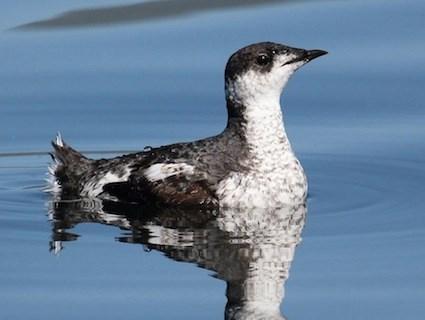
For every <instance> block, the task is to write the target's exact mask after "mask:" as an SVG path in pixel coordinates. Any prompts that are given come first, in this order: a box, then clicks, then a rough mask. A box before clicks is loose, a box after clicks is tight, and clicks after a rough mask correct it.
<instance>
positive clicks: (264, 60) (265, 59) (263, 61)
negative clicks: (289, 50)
mask: <svg viewBox="0 0 425 320" xmlns="http://www.w3.org/2000/svg"><path fill="white" fill-rule="evenodd" d="M271 61H272V59H271V58H270V56H269V55H267V54H260V55H259V56H258V57H257V64H259V65H260V66H265V65H267V64H269V63H270V62H271Z"/></svg>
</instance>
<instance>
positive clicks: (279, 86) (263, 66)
mask: <svg viewBox="0 0 425 320" xmlns="http://www.w3.org/2000/svg"><path fill="white" fill-rule="evenodd" d="M324 54H327V52H326V51H323V50H304V49H298V48H292V47H288V46H285V45H282V44H278V43H273V42H261V43H256V44H252V45H249V46H247V47H244V48H242V49H240V50H238V51H236V52H235V53H234V54H233V55H232V56H231V57H230V58H229V60H228V62H227V65H226V71H225V81H226V98H227V100H228V102H229V101H230V102H232V103H234V104H240V105H244V106H249V105H250V104H251V105H255V106H262V107H267V105H268V104H276V103H277V104H279V100H280V95H281V93H282V90H283V88H284V86H285V84H286V83H287V81H288V80H289V78H290V76H291V75H292V74H293V73H294V72H295V71H296V70H297V69H298V68H300V67H301V66H303V65H304V64H306V63H308V62H309V61H311V60H313V59H315V58H317V57H320V56H322V55H324Z"/></svg>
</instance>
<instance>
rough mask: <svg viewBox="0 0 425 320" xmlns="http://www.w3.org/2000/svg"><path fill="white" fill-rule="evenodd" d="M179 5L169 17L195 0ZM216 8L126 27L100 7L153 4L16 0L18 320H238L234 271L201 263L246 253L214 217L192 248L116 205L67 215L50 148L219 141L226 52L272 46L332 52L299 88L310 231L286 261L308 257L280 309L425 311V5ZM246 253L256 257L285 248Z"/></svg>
mask: <svg viewBox="0 0 425 320" xmlns="http://www.w3.org/2000/svg"><path fill="white" fill-rule="evenodd" d="M162 2H163V4H162V7H161V6H160V8H159V9H158V10H159V11H158V12H159V13H161V12H162V11H161V10H164V12H166V11H167V7H166V6H177V7H178V6H179V1H162ZM250 2H252V3H254V2H255V1H250ZM188 3H189V4H190V1H187V0H186V1H182V4H185V5H186V6H187V4H188ZM199 3H204V2H202V1H200V2H198V4H193V8H198V7H199ZM208 3H209V4H208V5H206V7H205V8H204V9H202V10H200V9H199V10H198V9H197V10H194V11H190V12H189V11H187V12H182V13H181V14H180V15H173V14H167V15H165V14H164V15H163V16H161V14H156V16H152V17H150V18H146V16H144V18H143V19H141V18H137V17H136V18H134V16H135V15H136V16H137V14H138V13H137V12H139V11H137V12H136V11H134V12H133V13H131V12H130V13H129V12H128V11H126V10H123V12H124V13H123V17H124V18H123V19H121V20H120V21H115V22H114V21H110V20H108V19H109V18H108V19H106V20H105V21H103V22H102V20H101V19H100V20H99V19H97V20H96V19H95V21H96V23H94V22H93V21H92V20H90V19H87V14H86V13H85V12H87V10H88V9H93V8H112V9H113V7H114V6H115V7H119V6H121V7H125V6H126V5H132V4H139V5H140V4H143V2H139V3H135V2H132V3H127V4H123V3H122V2H121V1H115V0H89V1H87V0H86V1H81V0H78V1H77V0H75V1H72V2H69V1H53V0H47V1H43V3H42V4H41V3H39V2H26V3H23V2H17V1H12V0H5V1H2V4H1V10H0V17H1V19H0V28H1V33H0V61H1V71H0V84H1V85H0V301H1V303H0V318H1V319H11V320H13V319H46V318H51V317H57V318H58V319H75V318H80V319H85V318H93V319H98V318H99V319H100V318H101V319H116V318H118V317H120V318H121V317H125V318H127V319H166V318H167V319H168V318H175V319H223V317H224V316H223V315H224V314H225V313H227V314H229V313H230V311H229V308H228V307H225V306H226V301H227V299H226V292H225V291H226V286H227V285H228V284H229V283H230V282H232V281H231V280H229V279H233V278H231V277H230V276H229V275H228V274H223V273H222V271H220V270H221V269H220V266H221V265H220V263H219V262H220V259H213V258H208V259H207V258H205V257H210V256H209V255H207V254H205V256H203V253H209V254H212V253H217V255H216V258H217V257H218V258H221V257H226V253H227V252H233V253H234V256H235V257H240V256H239V255H238V254H240V251H237V250H236V251H233V250H234V249H235V247H234V242H232V241H230V242H229V241H228V239H226V240H223V239H222V238H221V237H222V235H221V233H220V232H221V231H222V230H221V229H220V228H219V227H217V226H216V225H213V226H212V225H208V227H205V228H204V229H202V228H201V230H202V231H204V233H203V235H202V236H201V235H199V233H200V232H199V230H198V229H197V228H194V227H193V225H190V227H187V226H186V227H185V228H186V229H187V230H189V231H190V232H192V233H194V234H195V236H193V235H192V234H191V237H192V236H193V237H194V238H191V240H185V239H186V238H184V236H182V235H181V234H179V232H181V230H174V231H175V232H177V235H175V234H174V233H173V232H174V231H173V232H172V231H169V232H172V234H173V235H174V236H176V237H177V238H178V240H177V242H172V243H168V242H167V241H166V240H161V241H165V242H161V243H160V244H161V245H162V246H161V245H159V244H158V243H156V242H155V241H157V240H152V239H153V238H152V239H140V238H138V237H136V235H135V234H136V233H137V232H140V230H139V229H138V228H134V226H133V227H132V228H129V227H128V226H127V225H126V223H127V220H125V219H123V218H122V216H119V218H117V217H116V216H114V215H110V214H108V212H105V214H104V215H101V214H99V212H98V211H94V212H96V213H97V214H93V212H92V211H90V210H89V212H91V213H92V215H91V216H90V215H88V216H84V215H78V214H77V213H76V212H79V211H78V210H77V211H75V210H74V211H73V210H71V211H69V212H71V213H75V217H73V219H74V220H72V219H71V222H69V221H67V220H66V219H65V218H66V217H65V218H64V217H63V216H60V215H61V214H62V211H60V210H59V211H58V210H56V209H54V210H52V208H51V200H52V199H51V197H50V196H49V195H47V194H45V193H44V192H43V191H42V189H43V187H44V185H45V181H44V179H45V176H46V171H47V169H46V168H47V165H48V163H49V161H50V158H49V156H48V154H47V152H48V151H50V140H52V138H53V137H54V136H55V134H56V132H58V131H60V132H61V133H62V135H63V136H64V138H65V140H66V141H67V142H69V143H70V144H71V145H73V146H75V147H76V148H77V149H79V150H83V151H86V152H88V155H89V156H93V157H103V156H112V155H117V154H119V153H120V152H119V151H123V152H124V151H131V150H140V149H142V148H143V147H144V146H146V145H152V146H156V145H161V144H167V143H171V142H176V141H187V140H192V139H197V138H201V137H205V136H209V135H213V134H215V133H217V132H219V131H221V130H222V129H223V127H224V126H225V122H226V111H225V102H224V92H223V88H224V84H223V71H224V65H225V63H226V61H227V58H228V57H229V55H230V54H231V53H232V52H234V51H235V50H237V49H238V48H240V47H242V46H244V45H247V44H250V43H253V42H257V41H265V40H271V41H276V42H282V43H286V44H289V45H292V46H297V47H304V48H320V49H325V50H327V51H329V55H328V56H325V57H323V58H320V59H318V60H317V61H314V62H312V63H310V64H309V65H307V66H305V67H304V68H302V69H301V70H300V71H298V72H297V74H296V75H294V77H293V79H292V80H291V81H290V83H289V84H288V86H287V87H286V88H285V92H284V94H283V97H282V106H283V111H284V116H285V123H286V127H287V130H288V134H289V136H290V138H291V142H292V145H293V148H294V149H295V150H296V152H297V154H298V155H299V157H300V160H301V162H302V164H303V166H304V167H305V169H306V172H307V175H308V178H309V184H310V197H309V200H308V213H307V217H306V221H305V226H304V228H303V230H302V241H301V242H300V244H299V245H298V246H297V249H296V252H295V254H294V257H292V256H291V255H289V258H287V260H284V261H283V260H282V261H280V262H279V261H278V263H281V264H282V265H283V264H284V265H285V272H286V271H287V269H288V268H289V266H290V276H289V279H288V280H287V281H286V282H285V281H284V280H286V278H285V277H284V276H282V279H283V280H282V279H281V280H282V282H279V283H278V284H279V286H280V287H282V288H283V286H284V287H285V295H284V299H283V303H282V305H281V312H282V314H283V315H284V316H285V317H286V318H287V319H328V320H329V319H387V320H389V319H412V320H413V319H423V315H424V314H425V303H424V302H425V301H424V297H425V273H424V271H423V270H424V268H423V265H424V263H425V246H424V243H425V218H424V214H425V205H424V203H423V199H424V197H423V196H424V190H425V188H424V187H423V181H425V166H424V161H425V144H424V141H425V129H424V126H423V124H424V122H425V106H424V102H423V101H425V91H424V87H425V64H424V63H423V58H424V56H425V42H424V34H425V22H424V13H425V3H424V2H423V1H420V0H408V1H402V0H393V1H384V0H377V1H299V2H295V1H292V2H291V1H265V2H264V3H262V2H256V3H255V5H252V6H248V5H246V4H243V3H242V2H240V3H239V4H238V3H237V1H231V3H236V5H235V4H233V5H232V6H229V5H228V4H227V5H226V2H224V1H223V2H220V1H211V2H208ZM211 3H212V4H214V3H215V4H216V5H215V6H213V5H211ZM182 4H181V5H182ZM111 6H112V7H111ZM142 8H143V7H142ZM189 8H190V6H189ZM124 9H125V8H124ZM73 10H80V11H78V12H79V13H78V12H77V13H75V14H77V18H78V19H77V20H76V21H77V22H75V23H73V24H71V25H59V26H58V25H57V24H56V25H55V23H51V22H49V21H52V20H51V19H52V18H53V19H56V20H53V21H59V22H61V21H63V19H65V18H66V17H67V14H70V13H69V12H71V11H73ZM155 10H156V9H155ZM74 12H75V11H74ZM111 12H112V17H114V15H116V14H117V13H116V12H117V11H116V10H115V11H114V10H112V11H111ZM141 12H143V10H142V11H141ZM145 12H146V11H145ZM155 12H156V11H155ZM139 13H140V12H139ZM144 14H145V13H144ZM61 15H62V16H61ZM61 17H62V18H61ZM80 17H83V18H81V19H80ZM84 17H85V18H84ZM132 17H133V18H132ZM61 19H62V20H61ZM65 20H66V19H65ZM46 21H47V22H46ZM28 24H29V25H28ZM23 26H24V27H23ZM25 26H26V27H25ZM17 27H18V29H15V28H17ZM19 27H21V28H19ZM99 152H108V153H106V154H104V153H99ZM67 210H68V209H67ZM67 210H65V211H64V212H68V211H67ZM109 213H110V212H109ZM105 219H106V220H105ZM108 219H109V220H108ZM135 221H136V222H137V221H138V220H137V219H136V220H135ZM55 223H56V224H55ZM67 223H70V224H67ZM132 223H133V224H134V223H135V222H134V221H132ZM151 224H153V225H155V223H151ZM198 227H199V226H198ZM298 227H300V230H298V229H297V230H298V231H299V232H301V229H302V225H301V226H298ZM143 228H145V227H143ZM145 229H146V228H145ZM145 229H143V230H144V231H146V230H148V231H146V232H147V233H149V234H150V235H151V236H152V235H153V234H154V233H155V232H156V231H155V230H156V229H155V230H154V229H153V228H147V229H146V230H145ZM151 229H152V230H151ZM186 229H185V230H186ZM135 230H136V231H137V232H136V231H135ZM161 230H162V229H161ZM187 230H186V231H187ZM194 230H195V231H196V232H195V231H194ZM166 231H167V230H166ZM189 231H187V232H189ZM167 232H168V231H167ZM129 233H130V234H131V236H129ZM137 234H138V233H137ZM205 234H207V235H208V236H205ZM299 236H300V235H299V234H297V235H294V234H292V235H291V237H292V238H294V239H295V238H296V239H297V240H294V241H293V242H291V245H289V244H288V243H287V242H285V243H281V242H279V241H277V242H273V243H274V244H275V246H274V247H272V249H273V250H274V251H273V252H280V251H276V250H280V249H282V247H285V248H293V249H294V247H295V245H296V244H298V242H299V239H298V237H299ZM58 237H59V238H60V239H59V238H58ZM61 237H62V238H61ZM161 239H162V238H161ZM167 239H168V238H167ZM211 239H212V240H211ZM276 239H279V237H276V238H275V239H274V240H276ZM71 240H72V241H71ZM158 241H159V240H158ZM128 242H136V243H128ZM187 246H188V247H189V249H187ZM203 246H205V247H203ZM244 246H249V248H248V249H247V248H245V247H244ZM60 248H62V249H60ZM241 248H242V249H243V250H248V252H250V254H249V255H248V256H249V257H254V256H255V254H254V253H255V252H257V251H256V250H259V252H269V251H270V248H269V247H267V248H264V247H261V246H259V247H257V246H255V245H252V244H249V245H248V244H246V243H243V244H241ZM241 248H239V247H238V250H242V249H241ZM49 249H50V250H49ZM177 249H178V250H177ZM195 249H196V250H195ZM173 250H177V251H178V252H179V253H180V254H183V253H184V254H185V256H184V257H183V256H177V255H176V254H175V251H173ZM191 250H192V251H191ZM214 250H216V251H214ZM229 250H230V251H229ZM249 250H252V252H251V251H249ZM268 250H269V251H268ZM55 252H56V254H55ZM194 255H199V256H197V258H196V259H195V258H194ZM283 255H284V254H282V256H283ZM265 256H267V255H266V254H265ZM277 256H279V255H277ZM254 260H255V259H254ZM254 260H253V261H254ZM292 260H293V261H292ZM226 261H227V260H226ZM230 261H232V263H234V264H237V263H238V262H239V260H238V259H236V258H235V260H230ZM273 261H274V260H273ZM273 261H268V263H271V262H273ZM185 262H190V263H185ZM213 262H214V263H213ZM255 262H258V261H257V260H255ZM226 263H229V261H227V262H226ZM197 266H200V267H197ZM226 266H227V265H226ZM228 267H229V268H230V266H228ZM240 268H241V269H240V270H239V269H236V270H239V272H240V273H243V272H245V271H246V270H245V269H244V268H242V267H240ZM217 270H218V271H217ZM256 270H257V269H256ZM258 270H261V268H260V269H258ZM248 271H249V268H248ZM248 271H246V272H248ZM279 272H283V271H282V270H280V271H279ZM236 273H237V272H236ZM217 274H218V275H217ZM247 274H248V276H247V277H246V278H247V279H251V278H250V277H251V276H252V275H251V274H250V273H249V272H248V273H247ZM214 275H215V276H214ZM261 279H262V280H261V281H265V280H264V279H263V278H261ZM239 280H240V279H239ZM239 280H238V281H239ZM240 281H242V280H240ZM261 281H260V282H261ZM279 286H277V287H279ZM236 318H237V317H235V319H236ZM260 318H261V317H260V315H258V314H255V313H248V312H247V313H245V314H243V315H241V316H240V319H260ZM269 319H271V318H270V317H269ZM276 319H277V318H276Z"/></svg>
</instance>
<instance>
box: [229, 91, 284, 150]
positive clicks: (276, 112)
mask: <svg viewBox="0 0 425 320" xmlns="http://www.w3.org/2000/svg"><path fill="white" fill-rule="evenodd" d="M256 103H257V102H255V103H239V102H236V101H234V100H232V99H229V98H228V99H227V110H228V123H227V127H226V130H227V131H237V132H239V134H240V135H241V138H242V139H243V140H244V142H245V144H246V146H247V148H248V150H249V151H250V153H254V154H255V155H256V156H257V157H263V156H266V157H267V154H268V156H270V153H275V152H292V150H291V145H290V143H289V140H288V137H287V135H286V131H285V128H284V123H283V116H282V111H281V107H280V102H279V99H275V100H267V99H265V100H263V101H258V103H259V104H257V105H256Z"/></svg>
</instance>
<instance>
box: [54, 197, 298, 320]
mask: <svg viewBox="0 0 425 320" xmlns="http://www.w3.org/2000/svg"><path fill="white" fill-rule="evenodd" d="M305 215H306V205H305V204H304V203H303V204H299V205H295V206H288V207H284V208H280V209H249V210H243V211H242V210H235V209H220V210H212V211H199V210H182V209H175V208H157V207H155V208H144V207H140V206H134V205H128V204H119V203H116V202H108V201H100V200H88V201H78V202H61V201H59V202H52V203H51V204H50V214H49V217H50V219H51V222H52V226H53V230H52V241H51V243H50V246H51V250H52V251H53V252H54V253H58V252H59V251H60V250H61V249H62V247H63V243H64V242H65V241H74V240H77V238H78V235H76V234H74V233H72V232H71V231H70V230H71V229H72V228H73V227H74V226H76V225H77V224H80V223H86V222H90V223H93V222H94V223H100V224H105V225H110V226H115V227H118V228H120V229H121V230H123V231H122V234H121V236H120V237H119V238H118V240H119V241H120V242H125V243H137V244H142V245H144V246H145V247H146V248H147V249H148V250H157V251H160V252H163V253H164V254H165V255H166V256H167V257H168V258H170V259H173V260H176V261H181V262H190V263H195V264H197V265H198V266H200V267H202V268H205V269H208V270H211V271H213V272H215V274H216V275H215V276H216V277H217V278H219V279H222V280H224V281H226V283H227V288H226V296H227V304H226V308H225V319H226V320H230V319H244V320H248V319H256V320H258V319H284V317H283V316H282V314H281V312H280V305H281V303H282V301H283V298H284V285H285V281H286V279H287V278H288V274H289V269H290V266H291V262H292V260H293V257H294V252H295V247H296V246H297V244H298V243H299V242H300V240H301V231H302V229H303V226H304V221H305Z"/></svg>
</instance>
